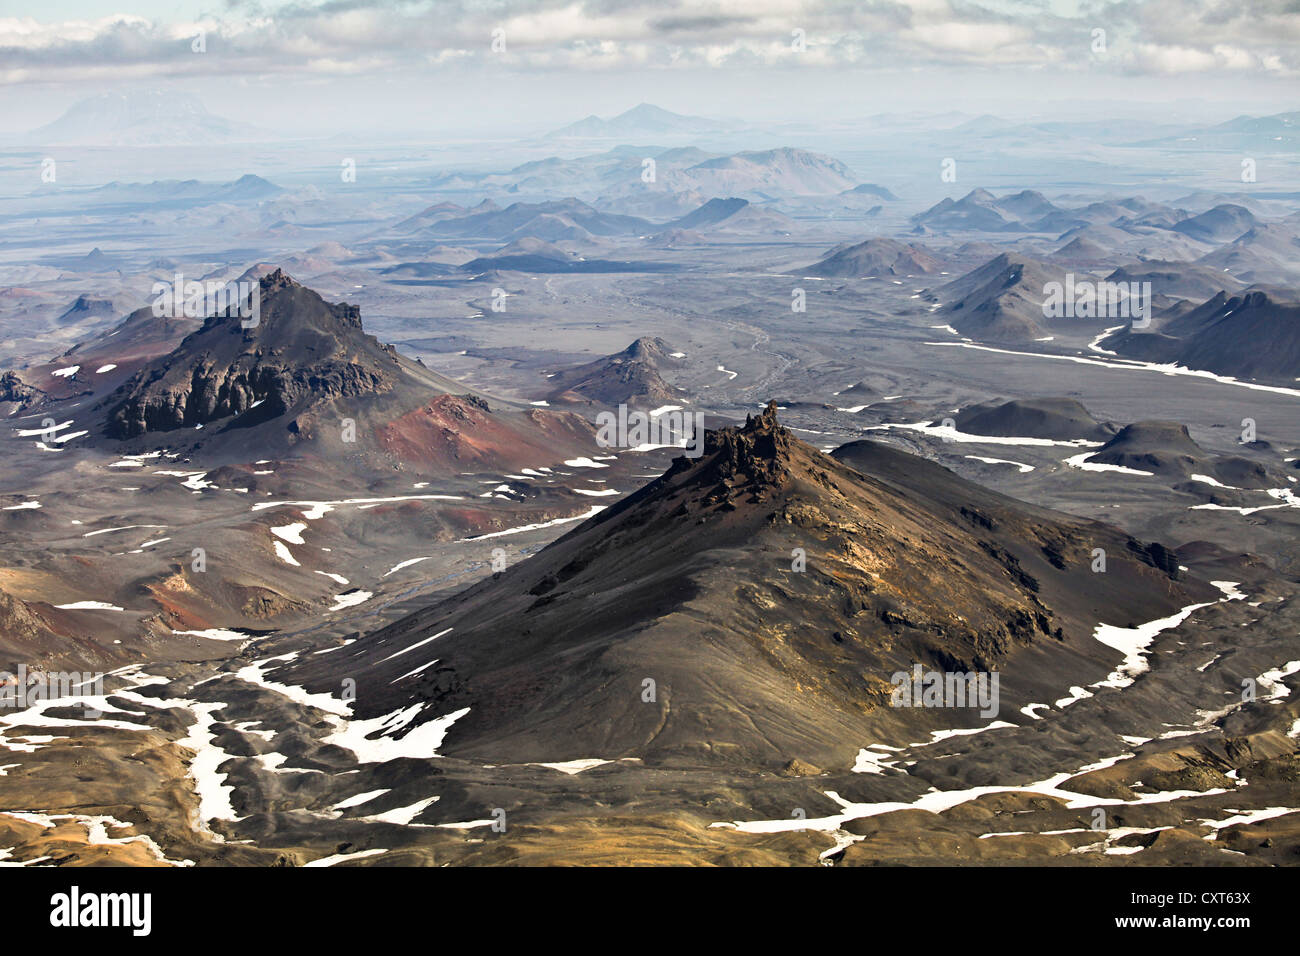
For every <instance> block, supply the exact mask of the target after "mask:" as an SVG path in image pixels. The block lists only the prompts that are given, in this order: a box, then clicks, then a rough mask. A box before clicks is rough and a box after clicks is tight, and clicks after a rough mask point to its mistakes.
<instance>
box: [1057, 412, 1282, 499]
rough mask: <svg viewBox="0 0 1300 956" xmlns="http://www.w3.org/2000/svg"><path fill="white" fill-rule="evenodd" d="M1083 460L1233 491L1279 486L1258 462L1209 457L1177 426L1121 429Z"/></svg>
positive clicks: (1151, 424)
mask: <svg viewBox="0 0 1300 956" xmlns="http://www.w3.org/2000/svg"><path fill="white" fill-rule="evenodd" d="M1083 460H1084V462H1085V463H1087V464H1098V465H1112V466H1115V467H1119V468H1132V469H1135V470H1137V471H1144V472H1147V473H1149V474H1153V475H1159V476H1160V477H1162V478H1165V479H1168V480H1171V481H1183V480H1186V479H1188V478H1191V477H1192V476H1193V475H1200V476H1203V477H1209V478H1212V479H1214V480H1215V481H1218V482H1220V483H1221V484H1225V485H1228V486H1230V487H1233V488H1251V489H1262V488H1275V487H1277V486H1278V484H1279V483H1280V479H1278V478H1275V477H1273V476H1271V475H1270V474H1269V472H1268V471H1267V469H1265V468H1264V466H1263V465H1261V464H1260V463H1258V462H1255V461H1252V460H1250V459H1248V458H1243V457H1241V456H1237V455H1233V456H1215V455H1211V454H1210V453H1209V452H1207V451H1206V450H1205V449H1204V448H1202V447H1201V446H1200V445H1198V444H1197V443H1196V442H1195V441H1194V440H1193V439H1192V436H1191V434H1190V433H1188V431H1187V426H1186V425H1182V424H1179V423H1178V422H1167V421H1145V422H1134V423H1133V424H1131V425H1125V426H1124V427H1123V428H1122V429H1120V431H1119V433H1118V434H1117V435H1115V436H1114V437H1113V438H1111V439H1110V440H1109V441H1108V442H1106V444H1104V445H1103V446H1102V447H1101V448H1098V449H1097V450H1096V451H1095V452H1093V453H1092V454H1090V455H1088V456H1086V457H1085V458H1084V459H1083Z"/></svg>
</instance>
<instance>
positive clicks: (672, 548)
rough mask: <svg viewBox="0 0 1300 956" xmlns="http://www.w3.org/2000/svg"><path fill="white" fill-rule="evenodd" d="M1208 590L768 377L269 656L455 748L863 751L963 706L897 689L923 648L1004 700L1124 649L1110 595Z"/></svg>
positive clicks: (713, 760) (644, 755)
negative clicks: (657, 454)
mask: <svg viewBox="0 0 1300 956" xmlns="http://www.w3.org/2000/svg"><path fill="white" fill-rule="evenodd" d="M1096 547H1102V548H1105V549H1106V551H1107V554H1108V555H1111V556H1112V557H1111V564H1110V568H1109V569H1108V573H1106V574H1093V573H1091V571H1090V562H1091V560H1092V559H1091V554H1092V549H1093V548H1096ZM796 548H798V549H803V553H804V555H805V556H806V567H805V568H804V569H803V570H802V571H801V570H799V569H798V568H799V567H800V566H799V565H798V564H797V561H798V559H799V553H798V552H795V553H794V555H793V556H792V550H793V549H796ZM792 558H793V560H794V561H795V562H796V564H795V565H794V566H793V567H792ZM1215 594H1217V591H1216V590H1215V589H1213V588H1211V587H1209V586H1208V585H1206V584H1204V583H1202V582H1199V581H1196V580H1183V579H1181V578H1180V575H1179V571H1178V559H1177V555H1175V554H1174V553H1173V552H1171V551H1169V550H1168V549H1165V548H1163V547H1161V546H1159V545H1143V544H1140V543H1139V542H1137V541H1134V540H1133V539H1131V538H1129V537H1128V536H1127V535H1125V534H1123V533H1122V532H1119V531H1117V530H1115V529H1113V528H1110V527H1108V526H1105V525H1102V524H1099V523H1096V522H1092V521H1086V520H1081V519H1078V518H1073V517H1068V516H1065V515H1059V514H1054V513H1051V512H1047V511H1042V510H1040V509H1036V508H1032V507H1031V506H1028V505H1022V504H1020V503H1018V502H1015V501H1013V500H1011V499H1008V498H1005V497H1002V496H1000V495H997V494H994V493H992V492H989V491H986V490H984V489H982V488H980V487H979V486H976V485H973V484H970V483H968V482H965V481H962V480H961V479H959V478H957V477H956V476H955V475H953V474H952V473H951V472H949V471H947V470H946V469H943V468H941V467H939V466H937V465H935V464H933V463H931V462H928V461H925V460H923V459H919V458H916V457H913V456H911V455H907V454H905V453H902V452H899V451H895V450H893V449H890V448H888V447H886V446H881V445H876V444H874V443H871V442H857V443H854V444H853V445H851V446H846V447H845V448H842V449H840V450H839V451H838V452H837V457H835V458H832V457H828V456H826V455H823V454H822V453H820V452H818V451H817V450H816V449H814V448H812V447H811V446H809V445H806V444H804V443H803V442H801V441H799V440H798V439H796V438H795V437H794V436H793V435H792V434H791V433H790V432H789V431H787V430H786V429H785V428H784V427H782V426H781V425H780V423H779V422H778V420H777V416H776V407H775V403H771V404H769V405H768V407H767V409H766V410H765V411H764V412H763V413H762V414H761V415H758V416H756V417H751V418H749V419H748V420H747V421H746V423H745V424H744V425H743V426H741V427H731V428H724V429H720V430H718V431H714V432H709V433H708V435H707V438H706V442H705V447H704V450H703V454H702V456H701V457H699V458H697V459H694V460H692V459H690V458H686V457H682V458H678V459H677V460H675V461H674V462H673V465H672V467H671V468H669V470H668V471H667V472H665V473H664V474H663V475H662V476H661V477H660V478H658V479H656V480H654V481H652V482H651V483H650V484H648V485H646V486H645V487H643V488H642V489H640V490H639V491H637V492H636V493H634V494H632V495H630V496H629V497H627V498H625V499H623V500H622V501H620V502H618V503H617V504H615V505H613V506H612V507H610V508H608V509H606V510H604V511H602V512H601V513H600V514H598V515H596V516H595V517H593V518H591V519H588V520H587V521H586V522H584V523H583V524H581V525H579V526H578V527H577V528H575V529H574V530H573V531H571V532H569V533H568V534H566V535H564V536H563V537H561V538H560V539H558V540H556V541H554V542H552V543H551V544H550V545H548V546H547V547H546V548H544V549H542V550H541V551H540V552H539V553H538V554H536V555H535V556H533V557H531V558H529V559H527V560H525V561H522V562H520V563H518V564H515V565H513V566H512V567H510V568H509V569H507V570H506V571H504V572H502V573H500V574H497V575H494V576H493V577H492V578H490V579H487V580H484V581H482V582H481V583H479V584H477V585H475V586H473V587H471V588H469V589H468V590H465V591H463V592H461V593H460V594H457V595H455V596H454V597H451V598H450V599H447V600H444V601H441V602H438V603H436V604H433V605H431V606H429V607H426V608H424V609H423V610H420V611H417V612H415V613H414V614H411V615H410V616H408V617H406V618H403V619H401V620H399V621H397V622H396V623H394V624H391V625H389V626H387V627H384V628H382V629H380V630H377V631H374V632H372V633H370V634H367V635H365V636H362V637H360V638H358V639H357V640H356V641H355V642H353V643H351V644H349V645H348V646H347V647H346V648H345V649H342V650H340V651H338V652H335V653H331V654H327V655H324V656H319V655H315V656H309V657H305V658H302V659H301V660H300V661H299V662H294V663H289V664H286V665H285V666H284V667H283V668H282V669H279V670H272V671H271V672H270V678H271V679H272V680H287V681H289V682H292V683H294V684H299V685H302V686H305V687H306V688H307V689H308V690H312V691H325V690H328V689H331V688H337V686H338V681H339V679H340V677H341V676H342V675H347V676H348V677H350V678H353V679H355V680H356V682H357V686H359V687H366V688H368V691H369V692H368V693H367V694H364V695H362V694H359V695H358V696H357V698H356V702H355V703H356V706H355V708H354V711H353V716H354V717H356V718H360V719H362V720H366V719H370V720H374V719H376V718H381V717H384V715H391V714H393V713H396V712H398V711H401V712H402V713H403V720H404V722H403V724H402V725H401V727H402V729H401V731H400V733H401V734H403V735H404V734H406V733H409V732H411V729H412V728H418V727H419V726H421V725H424V724H427V723H428V722H430V721H435V720H439V721H441V722H442V724H443V726H444V727H446V730H445V737H443V738H442V742H441V744H440V745H439V748H438V752H439V754H441V755H444V756H447V757H452V758H468V759H471V760H474V761H478V762H489V763H496V764H502V763H522V762H529V761H565V760H578V759H591V758H605V759H618V758H633V757H635V758H638V759H640V760H642V761H643V762H644V763H646V764H648V765H652V766H709V767H714V768H717V767H746V768H767V769H769V770H772V771H776V770H779V769H781V768H783V767H784V768H789V767H790V766H791V765H792V764H793V765H794V766H795V767H798V766H801V765H812V766H814V767H838V768H848V767H851V766H852V765H853V763H854V760H855V757H856V754H857V752H858V750H859V748H860V747H861V746H863V744H864V743H865V742H868V741H871V740H877V739H880V735H881V734H882V733H884V732H885V730H886V729H889V730H891V731H893V732H895V733H897V734H898V735H900V736H905V737H907V739H918V737H917V736H916V735H918V734H920V735H922V736H923V735H924V733H925V732H926V731H927V730H929V729H937V728H938V727H941V726H951V725H952V724H953V723H954V722H962V721H969V719H970V717H969V716H968V715H969V714H970V712H969V711H966V712H965V713H963V711H961V710H952V709H943V708H940V709H938V710H925V709H923V708H912V707H894V706H891V693H892V690H893V685H891V683H890V682H889V680H890V675H891V673H894V672H896V671H898V670H901V669H905V668H910V667H911V665H912V664H913V663H914V662H921V663H923V664H924V665H925V666H927V667H936V668H940V669H943V670H945V671H959V672H961V671H965V672H972V671H987V670H988V669H990V668H997V669H998V670H999V671H1000V674H1001V677H1002V687H1003V690H1002V700H1003V704H1002V706H1003V707H1004V708H1005V707H1006V706H1007V705H1006V701H1007V700H1008V699H1020V700H1028V699H1033V700H1041V699H1051V698H1045V697H1044V696H1041V695H1046V694H1048V693H1051V691H1050V690H1049V689H1048V688H1050V687H1056V688H1059V689H1060V690H1061V691H1064V690H1065V689H1066V688H1067V687H1069V686H1071V685H1073V684H1078V683H1087V681H1088V680H1089V679H1090V678H1089V676H1088V675H1096V679H1098V680H1100V679H1101V678H1103V677H1104V676H1105V675H1106V674H1107V673H1109V671H1110V669H1111V668H1112V667H1113V665H1115V664H1116V663H1118V659H1119V655H1118V654H1117V652H1115V651H1114V650H1112V649H1111V648H1109V647H1107V646H1106V645H1104V644H1102V643H1101V642H1099V641H1097V640H1094V639H1093V636H1092V634H1093V630H1094V628H1095V627H1096V625H1097V622H1098V621H1099V620H1103V621H1107V622H1113V623H1118V624H1121V625H1125V626H1127V625H1130V624H1132V623H1133V622H1136V621H1149V620H1154V619H1156V618H1159V617H1162V616H1166V615H1168V614H1170V613H1173V612H1174V611H1175V610H1176V609H1178V608H1180V607H1183V606H1186V605H1187V604H1189V603H1191V601H1192V600H1194V599H1197V598H1200V599H1204V600H1208V599H1211V597H1212V596H1213V595H1215ZM435 639H436V641H435ZM430 642H434V643H432V644H430ZM1035 694H1037V695H1040V696H1031V695H1035ZM1057 696H1060V694H1059V693H1058V694H1057ZM453 715H454V717H453ZM448 718H452V719H450V720H449V719H448ZM386 719H389V720H391V718H386ZM447 724H450V726H449V727H447V726H446V725H447ZM908 735H911V736H908ZM814 772H815V771H814Z"/></svg>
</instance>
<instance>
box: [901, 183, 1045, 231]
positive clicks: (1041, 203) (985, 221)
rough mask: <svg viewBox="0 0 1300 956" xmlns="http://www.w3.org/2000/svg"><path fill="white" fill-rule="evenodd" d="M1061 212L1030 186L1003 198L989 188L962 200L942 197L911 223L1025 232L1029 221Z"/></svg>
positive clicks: (939, 227)
mask: <svg viewBox="0 0 1300 956" xmlns="http://www.w3.org/2000/svg"><path fill="white" fill-rule="evenodd" d="M1059 211H1060V210H1059V208H1058V207H1057V206H1055V205H1053V204H1052V203H1050V202H1048V200H1047V199H1045V198H1044V197H1043V195H1042V194H1041V193H1037V192H1034V191H1033V190H1031V189H1026V190H1023V191H1021V192H1019V193H1015V194H1014V195H1011V196H1004V197H1002V198H998V197H996V196H994V195H993V194H992V193H991V192H989V191H988V190H987V189H972V190H971V191H970V192H968V193H967V194H966V195H965V196H963V197H962V198H961V199H957V200H953V199H951V198H945V199H942V200H940V201H939V202H937V203H935V204H934V205H933V206H931V207H930V208H929V209H927V210H925V211H924V212H921V213H917V214H916V215H915V216H913V217H912V222H913V223H914V224H916V225H917V226H920V227H923V228H925V229H930V230H935V231H939V232H951V231H963V232H969V231H975V232H1026V231H1029V229H1030V226H1029V225H1027V223H1028V222H1031V221H1034V220H1040V219H1043V218H1044V217H1046V216H1048V215H1049V214H1051V213H1055V212H1059Z"/></svg>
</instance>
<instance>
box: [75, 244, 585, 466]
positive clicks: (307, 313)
mask: <svg viewBox="0 0 1300 956" xmlns="http://www.w3.org/2000/svg"><path fill="white" fill-rule="evenodd" d="M258 293H259V294H260V297H261V305H260V317H259V322H258V324H257V325H256V326H255V327H251V328H244V327H243V320H242V319H241V318H240V316H239V314H238V313H237V312H236V311H235V310H233V309H232V310H229V311H228V312H225V313H217V314H213V315H210V316H208V317H207V318H206V319H205V320H204V321H203V323H202V325H201V327H199V329H198V330H197V331H194V332H191V333H190V334H189V335H187V336H186V337H185V338H184V339H183V340H182V341H181V343H180V344H179V345H178V346H177V347H176V348H175V349H174V350H173V351H171V352H169V353H168V354H166V355H163V356H160V357H158V358H156V359H153V360H152V361H150V362H148V363H146V364H144V365H143V366H142V367H141V368H140V369H139V370H138V371H136V372H135V373H134V374H133V375H131V377H130V378H129V379H128V380H127V381H125V382H124V383H123V384H122V385H121V386H120V387H119V388H117V389H116V390H115V391H113V392H112V393H111V394H110V395H108V396H107V397H106V398H104V399H102V400H101V401H100V402H99V403H98V404H97V405H96V406H95V408H94V411H95V412H97V413H98V414H100V415H102V416H103V431H104V435H105V436H106V437H107V438H109V439H115V440H119V441H127V440H134V441H135V444H144V443H147V442H153V443H157V442H159V441H162V442H165V443H166V444H167V445H168V446H170V447H173V448H176V447H179V446H182V445H200V444H201V445H202V446H203V447H204V448H205V451H206V452H207V453H208V455H209V458H212V457H213V456H214V455H216V454H219V453H220V452H222V451H230V452H232V453H238V454H240V455H241V456H243V457H242V458H241V459H240V460H247V455H248V454H249V449H250V448H256V449H257V451H258V452H259V453H260V454H264V455H269V454H273V453H278V454H284V453H285V452H287V450H288V449H289V448H291V447H295V446H301V447H315V448H317V449H318V450H319V452H321V453H328V454H333V455H349V454H352V455H355V454H363V455H365V456H368V457H370V458H372V459H374V460H376V461H380V460H383V461H387V460H390V459H394V458H395V459H397V460H400V461H413V462H418V463H420V464H422V465H425V466H427V467H431V468H432V467H442V468H453V467H454V468H455V469H456V470H457V471H464V470H465V468H466V466H468V465H471V464H478V463H491V464H493V465H500V464H515V465H516V466H517V465H518V463H523V464H527V463H528V462H529V461H536V460H538V459H539V457H540V456H543V455H544V456H547V457H552V456H553V455H554V454H555V452H556V451H557V450H560V451H563V450H565V449H569V450H572V451H574V452H577V451H589V450H590V449H591V447H592V446H593V444H594V443H593V442H592V440H591V435H592V432H591V429H590V427H589V426H588V425H587V424H586V423H585V422H583V421H582V420H581V419H578V418H577V417H576V416H573V415H567V414H555V413H549V412H543V411H541V410H538V409H528V410H526V411H525V410H523V409H519V408H514V407H511V406H510V405H509V404H508V403H502V402H500V401H498V400H495V399H494V400H493V401H492V403H491V404H489V401H488V400H487V399H486V398H485V397H484V396H482V395H479V394H476V393H474V392H472V391H469V390H467V389H466V388H465V387H464V386H461V385H460V384H459V383H457V382H455V381H454V380H452V379H449V378H446V377H444V376H442V375H439V374H437V373H436V372H432V371H430V370H429V369H426V368H425V367H424V366H423V365H421V364H419V363H416V362H412V361H410V360H408V359H406V358H404V357H402V356H400V355H399V354H398V353H397V352H396V350H395V349H393V347H392V346H390V345H383V344H381V343H380V342H379V341H378V340H377V339H375V338H374V336H371V335H367V334H366V333H365V332H364V331H363V329H362V326H361V313H360V310H359V309H358V308H357V307H356V306H353V305H347V304H343V303H338V304H332V303H328V302H326V301H325V300H324V299H322V298H321V297H320V296H319V295H318V294H317V293H315V292H314V291H312V290H311V289H308V288H306V287H304V286H301V285H299V284H298V283H296V282H294V281H293V280H292V279H291V278H289V276H287V275H286V274H285V273H284V272H283V271H281V270H279V269H275V270H273V271H271V272H270V273H269V274H267V275H265V276H263V277H262V278H261V279H260V280H259V284H258ZM347 421H351V422H352V423H353V424H352V431H353V433H354V436H353V437H352V438H349V437H346V436H345V429H346V427H347V426H346V424H345V423H346V422H347Z"/></svg>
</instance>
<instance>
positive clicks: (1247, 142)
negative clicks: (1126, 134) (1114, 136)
mask: <svg viewBox="0 0 1300 956" xmlns="http://www.w3.org/2000/svg"><path fill="white" fill-rule="evenodd" d="M1132 145H1135V146H1159V147H1164V148H1172V149H1189V150H1207V149H1210V150H1231V151H1234V152H1241V153H1242V155H1246V156H1249V155H1253V154H1255V153H1288V152H1294V151H1295V150H1296V149H1297V148H1300V113H1276V114H1274V115H1272V116H1238V117H1235V118H1233V119H1230V120H1228V121H1227V122H1226V123H1219V124H1217V125H1215V126H1208V127H1206V126H1203V127H1199V128H1195V129H1190V130H1185V131H1182V132H1180V133H1179V134H1178V135H1176V136H1165V137H1161V138H1159V139H1148V140H1144V141H1141V142H1137V143H1134V144H1132Z"/></svg>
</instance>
